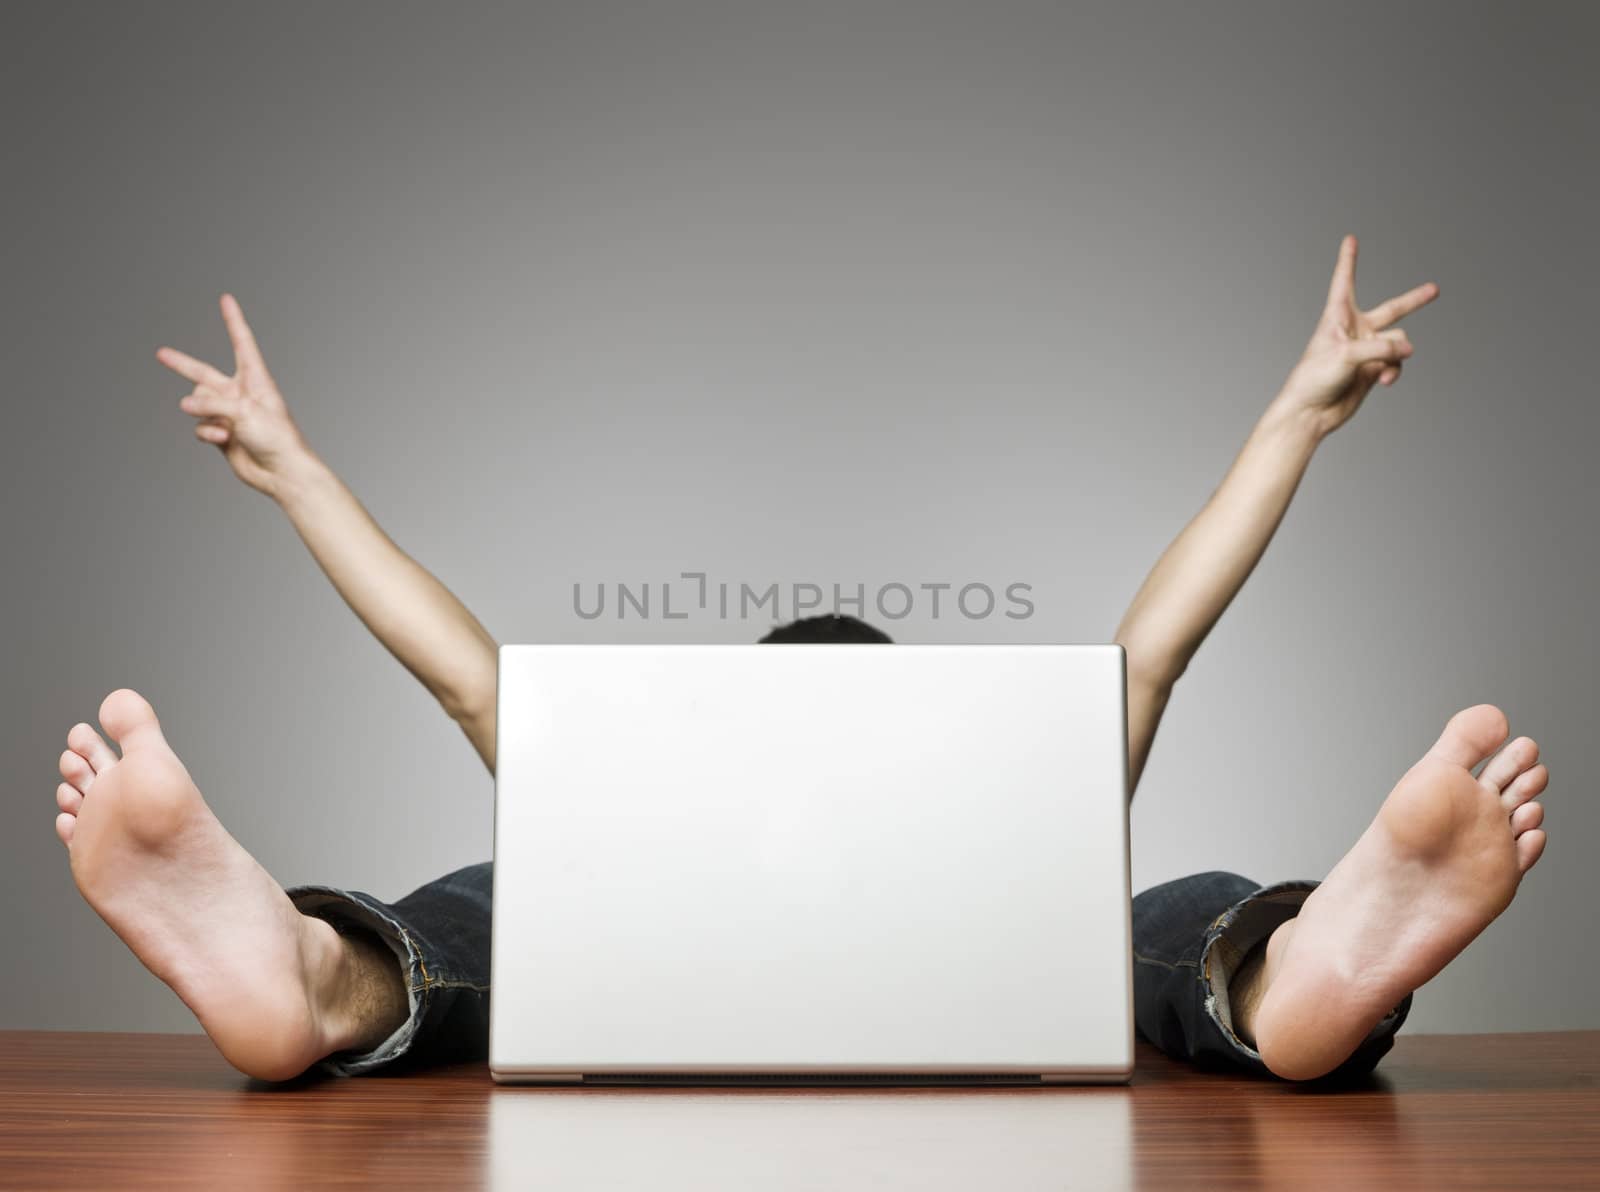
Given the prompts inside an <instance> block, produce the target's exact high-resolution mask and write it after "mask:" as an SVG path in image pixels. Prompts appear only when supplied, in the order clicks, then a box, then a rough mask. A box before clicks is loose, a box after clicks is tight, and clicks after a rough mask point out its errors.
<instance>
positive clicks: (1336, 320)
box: [1275, 236, 1439, 435]
mask: <svg viewBox="0 0 1600 1192" xmlns="http://www.w3.org/2000/svg"><path fill="white" fill-rule="evenodd" d="M1438 296H1439V287H1438V286H1437V285H1435V284H1434V283H1433V282H1431V281H1430V282H1425V283H1423V284H1422V285H1420V286H1417V287H1416V288H1415V289H1411V290H1407V291H1406V292H1405V293H1404V294H1401V295H1399V296H1398V297H1396V298H1391V299H1389V300H1388V301H1387V302H1380V303H1379V304H1378V305H1377V306H1375V307H1373V308H1372V309H1371V310H1367V311H1363V310H1362V309H1361V308H1360V307H1358V306H1357V305H1356V238H1355V237H1354V236H1346V237H1345V238H1344V240H1343V241H1342V242H1341V243H1340V245H1339V262H1338V264H1337V265H1335V266H1334V270H1333V281H1332V283H1331V284H1330V285H1329V287H1328V304H1327V306H1326V307H1325V308H1324V309H1323V312H1322V318H1321V319H1319V320H1318V321H1317V328H1316V330H1315V331H1313V332H1312V333H1311V342H1310V343H1308V344H1307V345H1306V350H1305V354H1304V355H1302V356H1301V357H1300V361H1299V363H1297V364H1296V365H1295V366H1294V368H1293V370H1291V371H1290V373H1289V379H1288V380H1287V381H1286V382H1285V383H1284V387H1283V392H1282V393H1281V394H1279V396H1278V400H1277V402H1276V403H1275V404H1278V405H1280V406H1281V407H1284V408H1287V409H1291V410H1295V411H1297V412H1302V413H1305V414H1308V415H1309V416H1310V417H1311V421H1312V425H1313V426H1314V427H1315V429H1316V431H1317V433H1318V434H1319V435H1325V434H1328V433H1329V432H1331V431H1335V430H1337V429H1339V427H1341V426H1343V425H1344V424H1345V423H1346V422H1348V421H1349V420H1350V418H1351V416H1352V415H1353V414H1355V412H1356V410H1358V409H1359V408H1360V407H1361V402H1362V400H1363V399H1364V398H1365V397H1366V396H1367V394H1368V393H1369V392H1371V390H1372V387H1373V385H1375V384H1378V385H1385V386H1387V385H1392V384H1394V382H1395V380H1396V379H1397V378H1398V377H1399V376H1400V369H1401V367H1402V363H1403V362H1404V361H1405V360H1406V359H1407V358H1408V357H1409V356H1410V355H1411V352H1412V348H1411V340H1410V338H1409V337H1408V336H1407V335H1406V333H1405V332H1404V331H1402V330H1400V329H1399V328H1397V327H1395V326H1394V324H1395V323H1397V322H1399V321H1400V320H1401V319H1403V318H1404V317H1405V316H1406V315H1408V314H1410V313H1411V312H1412V311H1414V310H1417V309H1419V308H1421V307H1424V306H1426V305H1427V304H1428V303H1430V302H1432V301H1433V300H1434V299H1435V298H1437V297H1438Z"/></svg>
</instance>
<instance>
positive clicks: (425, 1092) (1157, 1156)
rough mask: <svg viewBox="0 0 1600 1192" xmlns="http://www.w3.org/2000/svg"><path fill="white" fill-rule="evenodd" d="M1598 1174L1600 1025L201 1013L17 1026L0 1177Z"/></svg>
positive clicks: (1448, 1179) (1042, 1179) (881, 1183)
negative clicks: (547, 1045) (324, 1058)
mask: <svg viewBox="0 0 1600 1192" xmlns="http://www.w3.org/2000/svg"><path fill="white" fill-rule="evenodd" d="M366 1184H381V1185H382V1186H384V1187H387V1188H410V1187H429V1188H440V1187H448V1188H456V1187H479V1186H493V1187H497V1188H524V1187H530V1188H531V1187H560V1188H575V1187H577V1188H581V1187H596V1188H600V1187H604V1188H624V1187H634V1186H637V1187H641V1188H643V1187H648V1188H651V1189H662V1188H674V1187H693V1188H697V1189H700V1188H722V1187H728V1188H735V1187H737V1188H750V1187H774V1188H810V1187H818V1188H822V1187H826V1188H830V1189H838V1188H852V1187H861V1188H873V1189H875V1190H876V1189H883V1188H899V1187H904V1188H917V1189H919V1190H920V1189H926V1188H929V1187H952V1188H955V1187H969V1188H970V1187H982V1186H988V1187H994V1188H1005V1189H1008V1190H1009V1189H1017V1188H1028V1187H1049V1188H1070V1187H1095V1188H1100V1187H1111V1188H1114V1187H1138V1188H1170V1187H1178V1186H1196V1187H1236V1188H1279V1187H1283V1188H1289V1187H1293V1188H1322V1187H1345V1188H1374V1189H1377V1188H1382V1189H1391V1188H1404V1187H1447V1186H1449V1187H1483V1188H1534V1187H1565V1188H1594V1187H1596V1186H1597V1185H1600V1031H1593V1032H1573V1033H1561V1034H1523V1035H1475V1036H1449V1035H1435V1036H1402V1037H1401V1039H1400V1040H1399V1041H1398V1043H1397V1044H1396V1046H1395V1049H1394V1051H1393V1052H1392V1053H1391V1054H1390V1055H1389V1057H1388V1058H1386V1059H1385V1060H1384V1062H1383V1064H1382V1065H1381V1066H1380V1067H1379V1069H1378V1072H1377V1074H1375V1076H1373V1077H1372V1078H1370V1079H1369V1080H1367V1081H1365V1082H1363V1083H1361V1084H1359V1085H1355V1086H1351V1087H1346V1088H1339V1089H1312V1088H1305V1087H1296V1086H1292V1085H1286V1084H1282V1083H1279V1082H1275V1081H1270V1080H1261V1079H1255V1078H1251V1077H1243V1076H1239V1075H1235V1074H1215V1073H1205V1072H1199V1071H1195V1070H1192V1069H1190V1068H1187V1067H1185V1066H1182V1065H1179V1064H1175V1063H1172V1062H1171V1061H1168V1060H1167V1059H1165V1058H1164V1057H1162V1056H1161V1055H1159V1054H1158V1053H1156V1052H1155V1051H1154V1050H1153V1049H1151V1048H1149V1047H1147V1046H1144V1045H1142V1044H1141V1046H1140V1050H1139V1057H1138V1070H1137V1073H1136V1075H1135V1078H1134V1081H1133V1083H1132V1085H1131V1086H1129V1087H1127V1088H1115V1089H1104V1088H1101V1089H1092V1088H1050V1089H1016V1088H975V1089H961V1090H950V1089H940V1088H916V1089H905V1090H897V1089H881V1088H866V1089H768V1088H757V1089H715V1090H712V1089H694V1090H685V1089H672V1088H662V1089H617V1088H603V1089H576V1090H575V1089H537V1088H500V1087H497V1086H495V1085H494V1084H493V1083H492V1082H491V1081H490V1079H489V1076H488V1072H487V1070H486V1069H485V1068H484V1067H483V1066H482V1065H466V1066H461V1067H454V1068H444V1069H438V1070H435V1071H432V1072H426V1073H421V1074H413V1075H407V1076H404V1077H392V1078H390V1077H378V1076H372V1077H364V1078H360V1079H353V1080H351V1079H336V1078H329V1079H319V1078H309V1079H302V1080H300V1081H297V1082H293V1083H291V1084H288V1085H276V1086H269V1085H264V1084H259V1083H256V1082H252V1081H250V1080H247V1079H246V1078H244V1077H242V1076H240V1075H239V1074H238V1073H236V1072H234V1071H233V1069H231V1068H230V1067H228V1065H227V1064H226V1063H225V1062H224V1061H223V1060H222V1059H221V1058H220V1057H219V1056H218V1055H217V1053H216V1052H215V1051H214V1050H213V1049H212V1047H211V1045H210V1044H209V1043H208V1042H207V1041H206V1039H205V1038H204V1037H203V1036H190V1035H128V1034H68V1033H53V1032H33V1031H6V1032H0V1186H3V1187H6V1188H40V1189H45V1188H95V1189H103V1188H168V1189H170V1188H192V1187H203V1188H230V1189H255V1188H291V1187H307V1186H310V1187H354V1186H358V1185H366Z"/></svg>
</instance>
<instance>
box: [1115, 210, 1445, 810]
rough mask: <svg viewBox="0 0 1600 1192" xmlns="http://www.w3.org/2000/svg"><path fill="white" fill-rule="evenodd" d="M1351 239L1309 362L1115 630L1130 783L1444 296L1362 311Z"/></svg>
mask: <svg viewBox="0 0 1600 1192" xmlns="http://www.w3.org/2000/svg"><path fill="white" fill-rule="evenodd" d="M1355 271H1356V238H1355V237H1354V236H1346V237H1345V238H1344V241H1343V242H1342V243H1341V244H1340V246H1339V259H1338V264H1337V265H1336V266H1335V268H1334V273H1333V281H1332V283H1331V284H1330V285H1329V288H1328V301H1327V305H1326V307H1325V308H1324V309H1323V312H1322V317H1321V318H1320V319H1319V320H1318V322H1317V326H1316V330H1315V331H1313V332H1312V335H1311V341H1310V343H1308V344H1307V345H1306V350H1305V353H1304V354H1303V355H1302V356H1301V358H1300V360H1299V362H1298V363H1297V364H1296V365H1295V366H1294V368H1293V369H1292V370H1291V371H1290V373H1289V378H1288V380H1287V381H1285V382H1284V386H1283V389H1282V391H1281V392H1279V394H1278V396H1277V397H1276V398H1275V399H1273V401H1272V404H1271V405H1269V406H1268V407H1267V411H1266V413H1265V414H1263V415H1262V416H1261V420H1260V422H1258V423H1257V424H1256V427H1255V429H1254V430H1253V431H1252V432H1251V434H1250V437H1249V438H1248V439H1247V440H1246V441H1245V445H1244V447H1243V449H1242V450H1241V451H1240V452H1239V456H1238V458H1237V459H1236V460H1234V463H1233V467H1232V468H1230V469H1229V471H1228V474H1227V475H1226V476H1225V477H1223V480H1222V483H1221V485H1219V486H1218V488H1217V490H1216V492H1215V493H1214V494H1212V497H1211V499H1210V500H1209V501H1207V502H1206V505H1205V508H1203V509H1201V510H1200V512H1199V513H1198V514H1196V515H1195V517H1194V520H1193V521H1191V522H1190V523H1189V524H1188V526H1186V527H1185V528H1184V530H1183V532H1182V533H1181V534H1179V535H1178V537H1177V538H1176V539H1175V540H1174V541H1173V543H1172V545H1171V546H1169V547H1167V549H1166V552H1165V553H1164V554H1163V555H1162V556H1161V558H1160V559H1159V560H1158V561H1157V562H1156V565H1155V567H1154V568H1153V569H1152V570H1151V572H1150V575H1149V576H1148V577H1147V578H1146V579H1145V581H1144V584H1143V586H1142V587H1140V589H1139V591H1138V593H1137V594H1136V595H1135V596H1134V598H1133V603H1132V604H1131V605H1129V606H1128V611H1127V613H1126V614H1124V616H1123V618H1122V624H1121V625H1120V626H1119V627H1118V628H1117V636H1116V640H1117V641H1119V642H1121V643H1122V645H1123V647H1124V648H1125V649H1126V651H1127V655H1128V766H1129V777H1130V781H1131V783H1132V784H1133V785H1134V786H1137V784H1138V781H1139V776H1140V774H1142V773H1143V771H1144V764H1145V760H1146V759H1147V758H1148V757H1149V754H1150V744H1151V742H1152V741H1153V740H1154V738H1155V733H1156V726H1157V725H1158V724H1159V723H1160V721H1161V714H1162V712H1163V711H1165V710H1166V706H1167V700H1168V699H1169V698H1170V697H1171V695H1172V688H1173V685H1174V684H1175V683H1176V682H1177V681H1178V679H1179V677H1180V676H1181V675H1182V674H1183V672H1184V670H1185V669H1186V668H1187V667H1188V665H1189V661H1190V659H1192V658H1193V657H1194V654H1195V651H1196V650H1198V649H1199V648H1200V643H1201V642H1203V641H1204V640H1205V637H1206V634H1208V633H1210V632H1211V627H1212V626H1213V625H1215V624H1216V623H1217V619H1218V618H1219V617H1221V616H1222V613H1223V610H1225V609H1226V608H1227V607H1228V605H1229V604H1230V603H1231V602H1232V600H1233V598H1234V596H1236V595H1237V594H1238V592H1239V589H1240V588H1241V587H1243V586H1244V581H1245V580H1246V579H1247V578H1248V577H1249V575H1250V572H1251V571H1252V570H1253V569H1254V568H1255V565H1256V563H1257V561H1259V560H1260V558H1261V555H1262V553H1263V552H1264V551H1265V550H1266V549H1267V543H1268V542H1270V541H1271V540H1272V535H1273V532H1274V531H1275V530H1276V529H1277V528H1278V523H1279V522H1280V521H1282V520H1283V515H1284V512H1285V511H1286V510H1287V509H1288V508H1289V502H1290V500H1291V499H1292V498H1293V497H1294V493H1295V489H1296V488H1297V487H1298V486H1299V484H1300V478H1301V477H1302V476H1303V475H1304V474H1305V470H1306V466H1307V465H1308V464H1309V463H1310V462H1311V456H1312V454H1313V452H1315V451H1316V448H1317V444H1319V443H1320V442H1321V441H1322V440H1323V438H1325V437H1326V436H1327V435H1329V434H1331V433H1332V432H1333V431H1335V430H1337V429H1338V428H1339V427H1341V426H1343V425H1344V424H1345V423H1346V422H1347V421H1349V419H1350V418H1351V416H1352V415H1353V414H1355V412H1356V410H1357V409H1358V408H1359V407H1360V405H1361V402H1362V400H1363V399H1364V398H1365V397H1366V396H1367V394H1368V392H1370V391H1371V389H1372V387H1373V385H1374V384H1382V385H1392V384H1393V383H1394V381H1395V379H1396V378H1398V377H1399V375H1400V369H1401V365H1402V362H1403V361H1404V360H1405V359H1406V358H1407V357H1409V356H1410V355H1411V341H1410V340H1409V338H1408V337H1407V336H1406V333H1405V332H1404V331H1402V330H1399V329H1398V328H1396V327H1395V326H1394V324H1395V323H1397V322H1398V321H1399V320H1400V319H1401V318H1403V317H1404V316H1406V315H1408V314H1410V313H1411V312H1412V311H1414V310H1416V309H1418V308H1419V307H1422V306H1425V305H1427V304H1428V303H1429V302H1432V301H1433V300H1434V299H1435V298H1437V297H1438V296H1439V287H1438V286H1436V285H1434V284H1433V283H1432V282H1428V283H1426V284H1424V285H1420V286H1417V287H1416V288H1414V289H1412V290H1408V291H1407V292H1406V293H1404V294H1401V295H1400V296H1398V297H1396V298H1391V299H1389V300H1388V301H1387V302H1382V303H1379V304H1378V305H1377V306H1375V307H1373V308H1372V309H1371V310H1367V311H1363V310H1361V309H1360V308H1359V307H1358V306H1357V305H1356V298H1355Z"/></svg>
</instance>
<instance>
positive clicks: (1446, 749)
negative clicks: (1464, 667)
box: [1428, 704, 1510, 770]
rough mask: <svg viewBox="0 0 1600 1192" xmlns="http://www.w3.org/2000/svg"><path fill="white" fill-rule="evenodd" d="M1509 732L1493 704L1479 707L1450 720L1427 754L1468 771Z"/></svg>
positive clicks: (1503, 719) (1468, 709)
mask: <svg viewBox="0 0 1600 1192" xmlns="http://www.w3.org/2000/svg"><path fill="white" fill-rule="evenodd" d="M1509 729H1510V726H1509V725H1508V724H1507V722H1506V714H1505V713H1504V712H1502V711H1501V710H1500V709H1499V708H1497V707H1495V706H1494V705H1493V704H1478V705H1476V706H1475V707H1471V708H1467V709H1465V710H1464V711H1461V712H1457V713H1456V714H1455V715H1454V716H1452V717H1450V723H1449V724H1447V725H1445V726H1444V732H1443V733H1441V734H1440V735H1439V740H1438V741H1437V742H1435V743H1434V746H1433V748H1432V749H1430V750H1429V751H1428V752H1429V753H1431V754H1433V756H1434V757H1437V758H1442V759H1443V760H1444V761H1447V762H1451V763H1453V764H1455V765H1457V766H1464V767H1466V768H1467V769H1469V770H1470V769H1472V768H1473V767H1474V766H1476V765H1477V764H1478V763H1479V762H1481V761H1482V760H1483V759H1484V758H1486V757H1488V756H1489V755H1490V754H1491V753H1493V752H1494V751H1495V749H1496V748H1497V747H1498V746H1499V744H1500V742H1502V741H1504V740H1505V739H1506V733H1507V732H1508V731H1509Z"/></svg>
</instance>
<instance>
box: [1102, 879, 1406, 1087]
mask: <svg viewBox="0 0 1600 1192" xmlns="http://www.w3.org/2000/svg"><path fill="white" fill-rule="evenodd" d="M1316 887H1317V883H1316V882H1279V883H1277V884H1276V885H1272V886H1260V885H1257V883H1255V882H1253V881H1251V880H1249V879H1248V878H1243V877H1240V876H1239V875H1238V874H1234V873H1220V872H1213V873H1200V874H1195V875H1194V876H1192V877H1186V878H1179V879H1178V880H1176V881H1171V882H1166V883H1163V884H1162V885H1159V886H1154V887H1152V888H1151V889H1149V890H1146V891H1144V892H1143V893H1142V894H1140V895H1138V896H1137V897H1136V898H1134V900H1133V989H1134V993H1133V997H1134V1019H1135V1022H1136V1024H1137V1025H1138V1028H1139V1034H1140V1035H1142V1036H1143V1037H1144V1038H1146V1039H1148V1040H1149V1041H1150V1042H1152V1043H1154V1044H1155V1045H1156V1046H1157V1047H1159V1048H1160V1049H1161V1050H1162V1051H1163V1052H1165V1053H1166V1054H1167V1055H1169V1056H1171V1057H1173V1058H1174V1059H1181V1060H1189V1061H1191V1062H1194V1063H1196V1064H1200V1065H1204V1066H1233V1067H1243V1068H1247V1069H1250V1070H1251V1071H1255V1072H1259V1073H1263V1074H1269V1075H1270V1070H1269V1069H1268V1068H1267V1066H1266V1064H1264V1063H1263V1062H1262V1060H1261V1055H1260V1053H1259V1052H1257V1051H1256V1049H1255V1048H1254V1047H1251V1046H1250V1045H1249V1044H1248V1043H1246V1042H1245V1041H1244V1040H1243V1039H1241V1038H1239V1036H1238V1035H1237V1034H1236V1033H1235V1032H1234V1029H1233V1011H1232V1003H1231V999H1230V996H1229V994H1230V988H1229V987H1230V984H1231V982H1232V980H1233V977H1234V974H1235V973H1237V972H1238V970H1239V966H1240V965H1241V964H1242V963H1243V961H1244V958H1245V957H1246V956H1247V955H1249V953H1250V950H1251V949H1252V948H1254V947H1255V946H1256V945H1258V944H1264V943H1265V942H1266V940H1267V937H1269V936H1270V935H1271V934H1272V933H1273V931H1274V930H1276V928H1277V927H1278V925H1279V924H1281V923H1284V922H1286V921H1287V920H1289V919H1291V918H1293V917H1294V916H1295V914H1296V913H1297V912H1298V911H1299V909H1300V904H1301V903H1303V902H1304V901H1305V900H1306V897H1307V896H1308V895H1309V894H1310V893H1311V891H1312V890H1314V889H1316ZM1410 1011H1411V994H1409V993H1408V994H1406V996H1405V998H1404V999H1402V1000H1401V1002H1400V1004H1399V1005H1398V1006H1396V1007H1395V1008H1394V1009H1393V1010H1391V1011H1390V1012H1389V1014H1388V1015H1387V1016H1386V1017H1385V1018H1384V1019H1383V1021H1381V1022H1379V1023H1378V1024H1377V1025H1376V1026H1375V1027H1373V1028H1372V1030H1371V1031H1370V1032H1369V1033H1368V1035H1367V1037H1366V1039H1365V1040H1363V1041H1362V1043H1361V1045H1360V1046H1359V1047H1357V1048H1356V1050H1355V1051H1354V1052H1353V1053H1352V1054H1351V1056H1350V1057H1349V1059H1347V1060H1345V1062H1344V1063H1343V1064H1341V1065H1340V1066H1339V1067H1338V1069H1336V1070H1335V1072H1333V1073H1331V1074H1330V1075H1333V1076H1352V1075H1358V1074H1360V1073H1364V1072H1369V1071H1371V1070H1372V1068H1373V1067H1374V1066H1375V1065H1376V1064H1377V1062H1378V1061H1379V1060H1380V1059H1382V1058H1383V1056H1384V1055H1385V1054H1387V1053H1388V1051H1389V1049H1390V1048H1391V1047H1393V1046H1394V1036H1395V1033H1396V1032H1397V1031H1399V1029H1400V1026H1401V1024H1402V1023H1404V1022H1405V1019H1406V1015H1407V1014H1409V1013H1410Z"/></svg>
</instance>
